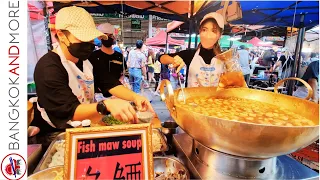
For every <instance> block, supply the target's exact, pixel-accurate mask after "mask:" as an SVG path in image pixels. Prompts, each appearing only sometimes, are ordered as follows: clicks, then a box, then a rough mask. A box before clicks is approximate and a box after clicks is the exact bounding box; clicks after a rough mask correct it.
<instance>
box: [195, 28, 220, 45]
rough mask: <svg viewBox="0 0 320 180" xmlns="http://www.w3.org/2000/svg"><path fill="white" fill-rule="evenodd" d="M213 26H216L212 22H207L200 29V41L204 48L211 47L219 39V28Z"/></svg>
mask: <svg viewBox="0 0 320 180" xmlns="http://www.w3.org/2000/svg"><path fill="white" fill-rule="evenodd" d="M214 27H218V26H215V25H214V24H213V23H212V22H207V23H206V24H204V25H203V27H202V28H201V29H200V41H201V45H202V47H203V48H205V49H212V48H213V46H214V45H215V44H216V43H217V41H218V40H219V39H220V36H221V33H220V32H219V29H216V28H214Z"/></svg>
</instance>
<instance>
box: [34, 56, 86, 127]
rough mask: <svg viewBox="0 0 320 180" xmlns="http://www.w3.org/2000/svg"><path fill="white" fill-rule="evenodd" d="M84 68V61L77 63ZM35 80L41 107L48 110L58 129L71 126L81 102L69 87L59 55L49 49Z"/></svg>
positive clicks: (39, 65)
mask: <svg viewBox="0 0 320 180" xmlns="http://www.w3.org/2000/svg"><path fill="white" fill-rule="evenodd" d="M77 66H78V67H81V68H80V69H81V70H83V62H82V61H79V62H78V63H77ZM34 81H35V84H36V91H37V96H38V103H39V105H40V107H42V108H44V109H45V110H46V113H47V114H48V117H49V119H50V120H51V122H52V123H53V124H54V125H55V126H56V127H57V128H58V129H65V128H69V127H71V126H69V125H68V124H67V122H68V121H69V120H71V119H72V118H73V115H74V112H75V110H76V108H77V107H78V106H79V104H80V102H79V100H78V98H77V97H76V96H75V95H74V94H73V93H72V90H71V88H70V87H69V76H68V73H67V71H66V69H65V68H64V66H63V65H62V63H61V59H60V57H59V55H57V54H56V53H54V52H51V51H49V52H48V53H47V54H45V55H44V56H43V57H41V58H40V60H39V61H38V63H37V65H36V67H35V71H34Z"/></svg>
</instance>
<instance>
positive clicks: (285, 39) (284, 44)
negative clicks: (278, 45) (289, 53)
mask: <svg viewBox="0 0 320 180" xmlns="http://www.w3.org/2000/svg"><path fill="white" fill-rule="evenodd" d="M287 37H288V31H287V32H286V35H285V36H284V41H283V45H282V47H286V42H287Z"/></svg>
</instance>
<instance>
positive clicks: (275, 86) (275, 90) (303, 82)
mask: <svg viewBox="0 0 320 180" xmlns="http://www.w3.org/2000/svg"><path fill="white" fill-rule="evenodd" d="M288 80H296V81H300V82H301V83H302V84H303V85H305V86H306V87H307V89H308V95H307V97H305V99H306V100H309V99H310V98H311V97H312V95H313V90H312V88H311V86H310V85H309V84H308V83H307V82H306V81H304V80H303V79H300V78H296V77H289V78H285V79H282V80H281V81H279V82H278V83H277V84H276V85H274V92H275V93H278V87H279V86H280V85H282V84H283V83H284V82H285V81H288Z"/></svg>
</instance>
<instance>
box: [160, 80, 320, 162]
mask: <svg viewBox="0 0 320 180" xmlns="http://www.w3.org/2000/svg"><path fill="white" fill-rule="evenodd" d="M288 79H294V80H298V79H297V78H288ZM301 81H302V80H301ZM281 83H283V81H281V82H279V83H278V84H277V85H276V86H278V85H279V84H281ZM303 83H304V84H305V85H307V86H308V89H311V87H310V86H309V85H308V84H307V83H306V82H305V81H303ZM165 86H166V87H167V91H168V93H166V94H164V88H165ZM160 92H161V97H162V99H163V100H165V103H166V105H167V108H168V109H169V111H170V114H171V116H172V118H173V119H174V120H175V121H176V122H177V124H178V125H179V126H180V127H181V128H182V129H183V130H184V131H185V132H186V133H188V134H189V135H190V136H191V137H193V138H194V139H195V140H197V141H199V142H200V143H202V144H203V145H205V146H207V147H209V148H212V149H215V150H217V151H221V152H224V153H228V154H232V155H236V156H242V157H252V158H270V157H275V156H279V155H284V154H290V153H292V152H295V151H297V150H299V149H301V148H303V147H306V146H308V145H309V144H311V143H312V142H314V141H316V140H317V139H318V138H319V105H318V104H316V103H313V102H310V101H308V100H304V99H299V98H296V97H292V96H288V95H283V94H277V93H273V92H267V91H261V90H254V89H249V88H226V89H218V90H217V88H214V87H197V88H184V94H185V96H186V98H190V97H196V96H198V97H199V96H215V97H221V98H223V97H238V98H244V99H250V100H256V101H260V102H264V103H268V104H274V105H277V106H279V107H284V108H286V109H288V110H290V111H293V112H296V113H299V114H300V115H302V116H304V117H306V118H308V119H311V120H312V121H314V122H315V123H316V124H317V125H316V126H303V127H286V126H272V125H261V124H253V123H246V122H239V121H231V120H224V119H220V118H215V117H209V116H205V115H202V114H199V113H195V112H190V111H189V110H187V109H184V108H182V107H181V106H179V105H178V104H177V102H178V101H181V102H183V97H182V94H183V92H182V90H181V89H177V90H175V91H173V89H172V86H171V84H170V82H169V81H167V80H163V81H162V83H161V89H160ZM311 95H312V92H309V95H308V98H310V96H311ZM190 146H191V145H190Z"/></svg>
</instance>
